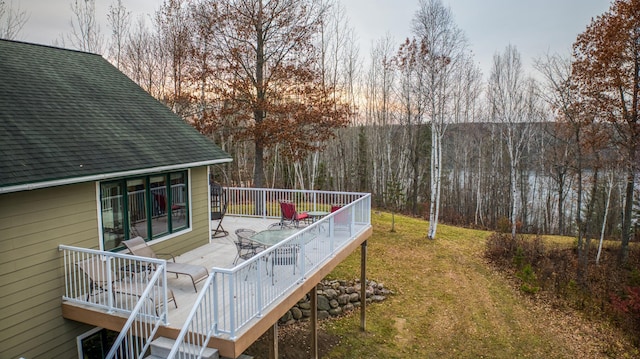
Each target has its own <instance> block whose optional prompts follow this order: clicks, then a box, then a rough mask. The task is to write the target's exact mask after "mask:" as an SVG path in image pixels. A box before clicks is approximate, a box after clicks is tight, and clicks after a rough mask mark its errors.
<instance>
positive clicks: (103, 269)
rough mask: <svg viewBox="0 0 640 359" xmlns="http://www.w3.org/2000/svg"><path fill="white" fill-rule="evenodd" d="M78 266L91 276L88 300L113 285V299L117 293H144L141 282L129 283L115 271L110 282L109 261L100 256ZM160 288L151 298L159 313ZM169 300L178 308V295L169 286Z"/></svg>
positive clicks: (138, 295) (81, 262)
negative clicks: (121, 278)
mask: <svg viewBox="0 0 640 359" xmlns="http://www.w3.org/2000/svg"><path fill="white" fill-rule="evenodd" d="M76 265H77V266H78V268H79V269H80V270H81V271H82V272H84V273H85V275H86V276H87V277H88V278H89V281H90V283H89V292H88V293H87V299H86V300H87V301H88V300H89V298H90V297H91V296H92V295H98V294H100V293H104V292H108V291H109V287H111V290H112V294H113V299H116V293H118V294H124V295H132V296H136V297H138V298H140V297H142V293H143V292H144V290H145V288H144V287H143V286H141V285H139V284H135V285H134V284H132V283H127V282H124V281H122V280H120V278H119V276H118V274H116V273H115V272H113V271H112V272H111V283H109V279H108V269H107V268H108V267H107V262H106V261H105V260H102V259H101V258H99V257H92V258H90V259H86V260H83V261H80V262H78V263H76ZM160 288H162V287H159V286H157V287H156V290H155V291H153V292H152V295H151V298H150V300H151V301H152V302H153V304H154V308H155V310H156V314H158V306H159V305H160V303H159V302H158V301H155V300H154V299H155V298H160V297H161V295H160V294H161V293H160ZM96 289H97V290H99V292H97V293H94V290H96ZM167 301H168V302H173V304H174V305H175V307H176V308H178V303H177V302H176V297H175V296H174V294H173V291H172V290H171V289H170V288H167Z"/></svg>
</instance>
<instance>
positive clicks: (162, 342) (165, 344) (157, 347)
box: [147, 337, 253, 359]
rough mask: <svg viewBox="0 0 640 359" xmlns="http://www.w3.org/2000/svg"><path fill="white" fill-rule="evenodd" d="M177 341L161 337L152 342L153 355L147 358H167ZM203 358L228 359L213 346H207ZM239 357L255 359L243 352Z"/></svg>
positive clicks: (241, 358)
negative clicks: (220, 354)
mask: <svg viewBox="0 0 640 359" xmlns="http://www.w3.org/2000/svg"><path fill="white" fill-rule="evenodd" d="M174 343H175V341H174V340H173V339H169V338H165V337H159V338H157V339H156V340H154V341H153V342H152V343H151V355H150V356H148V357H147V359H166V358H167V356H168V355H169V352H170V351H171V347H172V346H173V344H174ZM202 358H204V359H228V358H223V357H220V356H219V355H218V350H217V349H213V348H207V349H206V350H205V351H204V353H203V355H202ZM237 359H253V357H252V356H249V355H246V354H242V355H240V356H239V357H238V358H237Z"/></svg>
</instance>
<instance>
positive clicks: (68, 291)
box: [58, 245, 175, 358]
mask: <svg viewBox="0 0 640 359" xmlns="http://www.w3.org/2000/svg"><path fill="white" fill-rule="evenodd" d="M58 248H59V250H60V251H61V252H62V253H63V261H64V283H65V294H64V296H63V297H62V299H63V300H65V301H69V302H73V303H77V304H82V305H89V306H93V307H97V308H102V309H105V310H107V312H110V313H113V312H119V313H122V314H124V315H128V316H129V319H128V320H127V322H126V323H125V325H124V327H123V328H122V330H121V331H120V335H119V336H118V338H117V339H116V341H115V343H114V345H113V347H112V348H111V350H110V352H109V353H108V355H107V358H138V357H142V354H144V353H145V352H146V351H147V349H148V347H149V344H150V340H151V339H152V338H153V337H154V336H155V334H156V332H157V331H158V328H160V325H162V324H164V325H166V324H167V315H168V307H167V302H168V297H167V275H166V270H165V268H166V261H164V260H162V259H153V258H142V257H134V256H131V255H124V254H119V253H112V252H105V251H99V250H92V249H85V248H77V247H71V246H65V245H60V246H59V247H58ZM174 300H175V299H174Z"/></svg>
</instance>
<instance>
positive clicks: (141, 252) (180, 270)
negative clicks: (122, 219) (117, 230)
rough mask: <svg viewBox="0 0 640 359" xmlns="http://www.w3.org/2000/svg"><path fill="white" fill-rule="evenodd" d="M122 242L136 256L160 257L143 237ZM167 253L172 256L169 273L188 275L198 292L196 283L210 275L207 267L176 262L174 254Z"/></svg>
mask: <svg viewBox="0 0 640 359" xmlns="http://www.w3.org/2000/svg"><path fill="white" fill-rule="evenodd" d="M122 244H124V245H125V247H127V249H128V250H129V252H131V254H133V255H135V256H140V257H148V258H159V257H158V256H157V255H156V253H155V252H154V251H153V249H152V248H151V247H150V246H148V245H147V242H145V240H144V239H142V237H135V238H132V239H129V240H128V241H123V242H122ZM167 255H168V256H170V257H171V261H169V260H167V273H173V274H175V275H176V278H177V277H178V275H179V274H183V275H188V276H189V277H190V278H191V282H192V283H193V289H194V290H195V291H196V293H197V292H198V289H197V288H196V283H198V282H200V281H202V280H205V279H206V278H207V277H208V276H209V271H208V270H207V268H205V267H204V266H199V265H193V264H187V263H176V259H175V257H174V256H173V255H171V254H167Z"/></svg>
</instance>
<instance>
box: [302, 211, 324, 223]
mask: <svg viewBox="0 0 640 359" xmlns="http://www.w3.org/2000/svg"><path fill="white" fill-rule="evenodd" d="M307 214H308V215H309V218H311V222H315V221H317V220H318V219H320V218H322V217H324V216H326V215H328V214H329V212H326V211H310V212H307Z"/></svg>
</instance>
